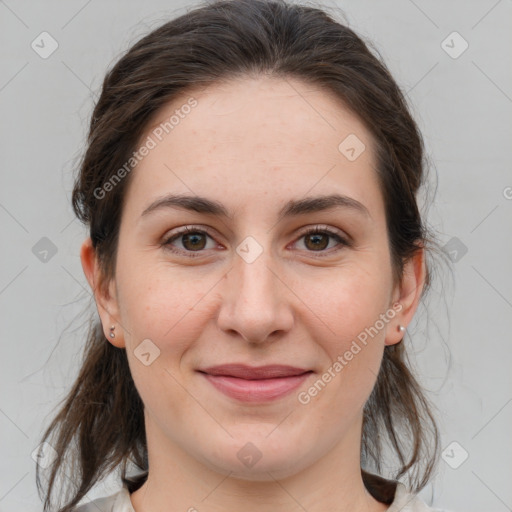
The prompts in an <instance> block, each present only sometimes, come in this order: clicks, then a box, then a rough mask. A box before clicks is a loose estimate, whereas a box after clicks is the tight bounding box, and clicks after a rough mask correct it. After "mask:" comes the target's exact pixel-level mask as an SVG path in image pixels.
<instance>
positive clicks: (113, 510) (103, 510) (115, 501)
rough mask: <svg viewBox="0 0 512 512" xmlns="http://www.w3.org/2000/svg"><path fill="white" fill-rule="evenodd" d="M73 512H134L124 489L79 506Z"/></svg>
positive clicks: (128, 494)
mask: <svg viewBox="0 0 512 512" xmlns="http://www.w3.org/2000/svg"><path fill="white" fill-rule="evenodd" d="M73 512H135V510H134V508H133V506H132V502H131V500H130V493H129V492H128V489H127V488H126V487H123V488H122V489H121V490H120V491H119V492H116V493H115V494H111V495H110V496H107V497H105V498H98V499H96V500H93V501H91V502H90V503H86V504H84V505H80V506H79V507H77V508H75V509H74V510H73Z"/></svg>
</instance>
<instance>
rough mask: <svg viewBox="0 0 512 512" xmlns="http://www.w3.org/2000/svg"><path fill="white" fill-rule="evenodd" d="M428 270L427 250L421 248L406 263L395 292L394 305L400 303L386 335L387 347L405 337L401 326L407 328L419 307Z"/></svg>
mask: <svg viewBox="0 0 512 512" xmlns="http://www.w3.org/2000/svg"><path fill="white" fill-rule="evenodd" d="M426 276H427V268H426V264H425V249H424V247H423V246H421V247H420V248H419V249H418V250H417V251H416V252H415V253H414V255H413V256H412V257H411V258H410V259H409V260H407V261H406V262H405V264H404V269H403V274H402V279H401V281H400V283H398V285H397V286H396V287H395V290H394V292H393V304H396V303H399V304H400V305H401V309H400V310H398V308H396V307H395V308H393V309H395V311H397V313H396V315H395V317H394V318H393V321H392V322H390V323H389V328H388V331H387V333H386V345H395V344H396V343H399V342H400V341H401V340H402V338H403V337H404V333H403V332H401V331H400V329H399V326H400V325H402V326H403V327H405V328H407V326H408V325H409V323H410V322H411V320H412V318H413V316H414V313H415V312H416V309H417V307H418V304H419V301H420V298H421V293H422V291H423V288H424V286H425V279H426Z"/></svg>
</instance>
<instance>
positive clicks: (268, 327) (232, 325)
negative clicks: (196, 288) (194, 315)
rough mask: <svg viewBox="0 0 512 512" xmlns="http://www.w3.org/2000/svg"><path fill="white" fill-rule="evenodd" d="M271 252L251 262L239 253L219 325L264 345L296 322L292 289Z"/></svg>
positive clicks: (225, 288) (225, 289)
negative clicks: (291, 299)
mask: <svg viewBox="0 0 512 512" xmlns="http://www.w3.org/2000/svg"><path fill="white" fill-rule="evenodd" d="M278 268H279V267H278V265H276V264H275V262H273V261H272V258H271V256H270V255H269V251H267V250H264V251H263V253H262V254H260V255H259V257H258V258H256V260H255V261H252V262H248V261H246V260H244V259H243V258H242V257H240V256H239V255H238V254H236V255H235V256H234V263H233V266H232V267H231V269H230V271H229V272H228V273H227V274H226V277H225V279H224V280H223V285H222V289H221V293H222V303H221V306H220V311H219V315H218V318H217V323H218V327H219V328H220V329H221V330H223V331H225V332H227V333H229V334H230V335H231V336H234V335H238V336H240V337H241V338H243V339H244V340H245V341H247V342H249V343H253V344H255V343H256V344H261V343H265V342H268V341H271V340H275V339H276V338H277V337H278V336H279V335H281V336H282V335H283V334H284V333H286V332H288V331H289V330H290V329H291V328H292V326H293V322H294V316H293V305H292V304H291V302H290V297H291V296H293V294H292V292H291V291H290V290H289V288H288V287H287V285H286V280H285V279H284V276H281V275H280V272H279V271H278V270H277V269H278Z"/></svg>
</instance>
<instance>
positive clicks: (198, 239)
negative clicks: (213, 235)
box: [181, 232, 206, 251]
mask: <svg viewBox="0 0 512 512" xmlns="http://www.w3.org/2000/svg"><path fill="white" fill-rule="evenodd" d="M181 240H182V244H183V247H185V249H187V251H200V250H201V249H204V248H205V246H206V237H205V235H204V233H199V232H196V233H186V234H184V235H181Z"/></svg>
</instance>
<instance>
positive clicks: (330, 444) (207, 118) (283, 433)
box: [81, 77, 425, 512]
mask: <svg viewBox="0 0 512 512" xmlns="http://www.w3.org/2000/svg"><path fill="white" fill-rule="evenodd" d="M190 96H193V97H194V98H195V99H196V100H197V101H198V104H197V106H196V107H195V108H193V109H192V110H191V112H190V114H189V115H188V116H186V117H185V118H184V119H181V120H180V124H179V125H177V126H176V127H175V128H174V129H173V131H172V132H170V133H169V135H168V136H166V137H165V138H164V139H163V140H162V141H161V142H160V143H159V144H158V145H157V146H156V147H155V148H154V149H152V150H151V151H150V152H149V154H148V155H147V156H146V157H145V158H144V159H143V160H142V161H141V162H140V163H139V164H138V165H137V167H136V168H135V170H133V171H132V172H133V176H132V177H131V178H132V179H133V182H132V183H131V184H130V187H129V188H128V191H127V196H126V200H125V203H124V207H123V214H122V220H121V227H120V236H119V248H118V256H117V262H116V275H115V278H114V279H113V280H112V281H110V282H109V283H107V286H105V287H101V286H99V284H100V283H101V282H102V274H101V271H100V268H99V266H98V262H97V259H96V256H95V253H94V250H93V249H92V246H91V242H90V239H87V240H85V241H84V243H83V245H82V249H81V260H82V265H83V269H84V272H85V275H86V277H87V279H88V281H89V284H90V286H91V288H92V289H93V290H94V293H95V298H96V303H97V306H98V312H99V315H100V317H101V321H102V324H103V329H104V332H105V336H106V338H107V340H108V341H109V342H110V343H112V344H113V345H115V346H116V347H119V348H126V351H127V356H128V361H129V364H130V369H131V372H132V375H133V378H134V381H135V384H136V387H137V389H138V391H139V393H140V395H141V398H142V400H143V402H144V405H145V423H146V432H147V441H148V454H149V467H150V471H149V477H148V481H147V482H146V483H145V484H144V485H143V486H142V487H141V488H140V489H139V490H137V491H136V492H135V493H133V494H132V495H131V501H132V504H133V506H134V508H135V510H136V512H148V511H153V512H157V511H162V512H163V511H164V510H165V511H167V512H168V511H187V510H194V509H192V508H191V507H195V508H196V509H197V510H200V511H208V512H217V511H223V512H226V511H235V510H241V509H243V510H245V511H246V512H252V511H258V512H265V511H276V510H280V511H289V512H295V511H303V510H307V511H308V512H319V511H325V510H332V511H340V512H342V511H346V512H348V511H351V512H354V511H356V512H357V511H382V510H387V506H386V505H384V504H382V503H380V502H378V501H376V500H375V499H374V498H373V497H371V495H370V494H369V493H368V492H367V491H366V489H365V488H364V485H363V481H362V478H361V473H360V442H361V425H362V408H363V406H364V404H365V402H366V400H367V398H368V397H369V395H370V393H371V391H372V388H373V386H374V384H375V380H376V375H377V373H378V370H379V367H380V363H381V360H382V355H383V351H384V348H385V346H386V345H392V344H395V343H397V342H399V341H400V340H401V339H402V337H403V334H402V333H400V332H399V330H398V325H399V324H401V325H404V326H407V325H408V323H409V322H410V320H411V318H412V317H413V315H414V312H415V310H416V308H417V305H418V301H419V298H420V294H421V290H422V287H423V282H424V279H425V264H424V257H423V252H422V251H421V250H420V251H418V253H417V254H416V256H414V257H413V258H412V259H411V260H409V261H408V262H407V263H406V265H405V269H404V274H403V279H402V280H401V281H400V282H398V283H395V282H393V278H392V268H391V260H390V253H389V246H388V239H387V231H386V220H385V211H384V203H383V197H382V194H381V191H380V189H379V186H378V182H377V178H376V172H375V162H374V151H373V144H372V140H371V136H370V133H369V132H368V131H367V130H366V128H365V127H364V125H363V124H362V122H361V121H360V120H359V119H358V118H357V117H356V116H354V115H353V114H352V113H350V112H349V111H348V110H347V109H346V108H345V107H344V105H343V104H342V103H341V102H340V101H339V100H338V99H337V98H335V97H334V96H332V95H331V94H330V93H329V92H326V91H325V90H320V89H319V88H317V87H312V86H311V85H307V84H305V83H303V82H300V81H297V80H292V79H286V80H284V79H282V78H281V79H272V78H269V77H252V78H244V79H237V80H233V81H228V82H225V83H222V84H220V83H217V84H215V85H212V86H210V87H208V88H206V89H204V90H201V91H193V94H192V91H187V94H186V95H183V96H182V97H181V98H179V99H176V100H175V101H173V102H172V103H171V104H168V105H166V107H165V108H164V109H163V110H161V111H160V112H159V113H158V114H157V116H156V117H155V118H154V119H153V120H152V123H151V126H156V125H157V124H158V123H159V122H160V121H163V120H166V119H168V118H169V117H170V116H171V115H172V113H173V112H174V111H175V110H176V108H179V107H180V105H183V104H184V103H186V101H187V99H188V98H189V97H190ZM150 133H151V130H148V132H147V133H146V135H145V136H144V137H143V138H142V139H145V137H146V136H147V135H148V134H150ZM349 134H356V135H357V137H358V138H359V139H360V140H361V141H363V143H364V144H365V146H366V150H365V151H364V152H363V153H362V154H361V155H360V156H359V157H358V158H357V159H356V160H355V161H352V162H351V161H349V160H348V159H347V158H345V156H343V155H342V154H341V153H340V151H339V150H338V145H339V144H340V142H341V141H342V140H344V139H345V137H347V136H348V135H349ZM142 139H141V140H142ZM333 192H337V193H340V194H344V195H347V196H350V197H351V198H353V199H356V200H357V201H359V202H361V203H362V204H363V205H364V206H365V207H366V208H367V210H368V212H369V215H363V214H361V213H359V212H356V211H353V210H351V209H349V208H337V209H332V210H328V211H322V212H317V213H309V214H307V215H304V214H303V215H297V216H294V217H289V218H285V219H283V220H280V221H279V222H278V218H277V212H278V211H279V209H280V208H281V207H282V206H283V205H284V204H285V203H286V202H287V201H289V200H291V199H301V198H304V197H305V196H307V197H309V196H316V195H322V194H332V193H333ZM168 193H175V194H177V193H184V194H191V195H199V196H206V197H208V198H210V199H213V200H217V201H219V202H221V203H222V204H223V205H224V206H225V207H226V208H227V209H228V210H229V212H230V215H231V217H230V218H220V217H216V216H215V215H211V214H204V213H197V212H190V211H186V210H184V209H170V208H169V209H160V210H157V211H154V212H153V213H151V214H148V215H146V216H143V217H141V214H142V212H143V211H144V210H145V208H146V207H147V206H148V205H149V204H150V203H152V202H153V201H154V200H155V199H158V198H160V197H162V196H164V195H166V194H168ZM191 225H192V226H193V227H194V228H201V227H209V228H210V229H211V232H212V237H211V238H210V236H209V235H200V238H199V243H198V241H197V240H196V241H195V242H194V243H196V244H198V246H200V247H204V249H200V250H202V253H201V254H200V255H199V257H196V258H192V257H190V256H187V255H186V254H187V249H188V254H191V253H192V254H196V255H197V254H198V251H195V252H194V251H193V249H194V247H196V246H194V243H192V244H190V243H188V244H187V243H186V241H184V239H183V237H181V238H180V237H178V238H176V239H174V241H173V242H172V243H173V246H174V247H175V248H176V249H177V250H178V251H179V250H181V251H182V252H183V253H184V254H181V255H179V254H175V253H173V252H171V251H170V250H169V248H166V247H165V246H163V245H162V243H163V242H164V241H166V240H167V239H168V238H169V237H170V235H172V234H174V233H175V232H176V231H177V228H180V227H183V226H191ZM316 225H322V226H324V227H326V226H327V227H329V228H331V229H333V230H335V231H336V232H338V233H339V234H340V235H341V236H342V237H347V236H348V237H350V239H351V240H352V244H351V245H350V246H343V245H340V244H339V242H338V241H337V240H336V239H335V238H326V240H327V241H328V246H327V242H324V238H323V237H321V239H320V240H321V243H325V245H322V246H321V249H320V250H319V249H315V246H314V245H313V244H312V243H311V237H307V236H304V234H303V232H302V231H303V229H304V228H305V227H314V226H316ZM247 236H251V237H253V238H254V239H255V240H256V241H257V242H258V243H259V244H260V246H261V248H262V253H261V254H260V255H259V257H258V258H256V260H255V261H253V262H251V263H248V262H247V261H245V260H244V259H243V258H242V257H240V256H239V255H238V254H237V252H236V248H237V246H239V244H240V243H241V242H242V241H243V240H244V239H245V238H246V237H247ZM326 236H327V235H324V237H326ZM201 243H202V244H203V245H201ZM326 246H327V247H326ZM322 254H324V256H323V257H322V256H321V255H322ZM396 302H400V303H401V304H402V310H401V311H400V312H399V313H397V314H396V315H395V316H394V318H392V319H391V320H389V322H388V323H386V324H385V327H384V328H383V329H381V330H380V331H379V333H378V335H376V336H374V337H373V338H372V339H371V342H369V343H368V344H367V345H366V346H364V348H363V349H362V350H361V351H360V352H359V353H358V354H357V355H355V356H354V358H353V359H352V360H351V361H350V362H349V364H347V365H346V367H344V368H343V370H342V371H341V372H340V373H339V374H337V376H336V377H335V378H333V379H332V381H331V382H329V383H328V384H327V385H326V386H325V388H324V389H322V390H321V392H319V393H318V395H317V396H315V397H314V398H312V399H311V401H310V402H309V403H308V404H306V405H303V404H301V403H299V401H298V399H297V395H298V392H300V391H303V390H307V389H308V388H309V387H310V386H311V385H312V384H313V382H314V381H316V380H317V379H318V378H319V376H320V375H321V374H322V373H323V372H324V371H326V370H327V368H329V367H330V366H332V363H333V361H335V360H336V358H337V357H338V356H339V355H342V354H344V353H345V351H346V350H348V349H349V347H350V345H351V343H352V341H353V340H355V339H356V338H357V336H358V334H360V333H361V332H362V331H364V329H365V328H367V327H369V326H372V325H374V324H375V322H376V320H377V319H378V318H379V315H381V314H382V313H385V312H386V311H388V310H390V308H392V305H393V304H394V303H396ZM111 325H115V326H116V330H115V333H116V337H115V338H114V339H112V338H110V337H109V335H108V334H109V328H110V326H111ZM145 339H150V340H151V341H152V343H154V344H155V345H156V346H157V347H158V348H159V350H160V355H159V356H158V357H157V358H156V359H155V360H154V361H153V362H152V363H151V364H150V365H149V366H145V365H144V364H142V363H141V361H140V360H139V359H138V358H137V357H136V355H135V353H134V350H135V349H136V348H137V346H138V345H139V344H140V343H141V342H142V340H145ZM228 362H243V363H246V364H248V365H252V366H260V365H265V364H272V363H276V364H289V365H292V366H299V367H302V368H307V369H311V370H313V371H314V373H313V374H312V375H310V377H308V380H307V381H306V382H305V383H304V384H303V385H302V386H301V388H300V389H299V390H296V391H294V392H292V393H291V394H289V395H287V396H286V397H283V398H279V399H278V400H276V401H272V402H267V403H263V404H261V403H259V404H250V403H242V402H238V401H236V400H234V399H231V398H228V397H227V396H225V395H223V394H221V393H220V392H218V391H217V390H216V389H215V388H214V387H213V386H212V385H211V384H210V383H209V382H207V381H206V379H205V378H204V377H203V376H202V375H201V374H199V373H198V372H197V371H196V370H197V369H198V368H201V367H202V368H204V367H206V366H210V365H217V364H223V363H228ZM248 442H251V443H252V444H253V445H254V446H256V447H257V449H258V450H259V452H260V453H261V459H260V460H259V461H258V462H257V463H256V464H254V465H253V466H252V467H247V466H245V465H244V464H242V463H241V462H240V460H239V459H238V457H237V453H238V451H239V450H240V449H241V448H242V447H243V446H244V445H246V443H248Z"/></svg>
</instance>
